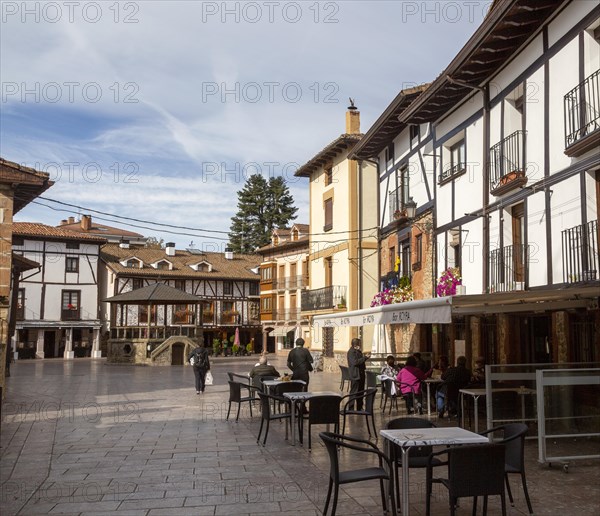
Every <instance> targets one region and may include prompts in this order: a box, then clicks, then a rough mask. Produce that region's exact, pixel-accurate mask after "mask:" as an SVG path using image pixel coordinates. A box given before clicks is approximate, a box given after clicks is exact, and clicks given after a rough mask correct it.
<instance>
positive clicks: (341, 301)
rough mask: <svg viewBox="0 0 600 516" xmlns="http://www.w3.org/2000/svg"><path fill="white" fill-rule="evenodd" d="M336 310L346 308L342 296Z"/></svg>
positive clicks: (344, 299)
mask: <svg viewBox="0 0 600 516" xmlns="http://www.w3.org/2000/svg"><path fill="white" fill-rule="evenodd" d="M337 307H338V308H346V298H345V297H344V296H342V298H341V299H340V302H339V303H338V305H337Z"/></svg>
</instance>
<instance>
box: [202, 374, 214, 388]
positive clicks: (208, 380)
mask: <svg viewBox="0 0 600 516" xmlns="http://www.w3.org/2000/svg"><path fill="white" fill-rule="evenodd" d="M212 384H213V376H212V373H211V372H210V371H208V373H206V378H204V385H212Z"/></svg>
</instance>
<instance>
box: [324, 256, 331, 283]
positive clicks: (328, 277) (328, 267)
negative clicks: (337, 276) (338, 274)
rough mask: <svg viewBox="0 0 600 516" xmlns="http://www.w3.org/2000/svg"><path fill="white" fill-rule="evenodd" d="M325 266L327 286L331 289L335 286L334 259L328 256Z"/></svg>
mask: <svg viewBox="0 0 600 516" xmlns="http://www.w3.org/2000/svg"><path fill="white" fill-rule="evenodd" d="M323 264H324V265H325V286H326V287H331V285H332V284H333V258H332V257H331V256H328V257H327V258H325V259H324V260H323Z"/></svg>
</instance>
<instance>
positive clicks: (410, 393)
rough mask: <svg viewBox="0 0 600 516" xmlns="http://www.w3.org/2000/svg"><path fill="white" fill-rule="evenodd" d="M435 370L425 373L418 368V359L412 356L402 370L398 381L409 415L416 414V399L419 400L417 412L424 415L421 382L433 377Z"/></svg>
mask: <svg viewBox="0 0 600 516" xmlns="http://www.w3.org/2000/svg"><path fill="white" fill-rule="evenodd" d="M432 372H433V368H431V369H430V370H429V371H427V372H423V371H422V370H421V369H419V368H418V367H417V359H416V358H415V357H414V356H410V357H408V358H407V359H406V363H405V364H404V367H403V368H402V369H400V372H399V373H398V376H397V377H396V379H397V380H398V382H399V383H400V392H401V393H402V397H403V398H404V401H405V403H406V411H407V412H408V413H409V414H414V412H415V407H414V404H413V401H414V398H416V399H417V410H418V411H419V414H423V408H422V406H421V382H422V381H423V380H426V379H427V378H429V377H430V376H431V373H432Z"/></svg>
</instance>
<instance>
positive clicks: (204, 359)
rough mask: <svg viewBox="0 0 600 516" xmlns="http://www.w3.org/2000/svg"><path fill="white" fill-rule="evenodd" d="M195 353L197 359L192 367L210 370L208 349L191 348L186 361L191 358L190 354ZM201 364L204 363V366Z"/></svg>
mask: <svg viewBox="0 0 600 516" xmlns="http://www.w3.org/2000/svg"><path fill="white" fill-rule="evenodd" d="M193 355H196V356H197V357H198V360H197V361H196V364H197V365H195V366H194V367H198V368H201V369H206V370H207V371H209V370H210V360H209V359H208V350H207V349H206V348H201V347H197V348H195V349H193V350H192V352H191V353H190V354H189V355H188V362H189V361H190V360H191V358H192V356H193ZM201 364H206V367H201Z"/></svg>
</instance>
